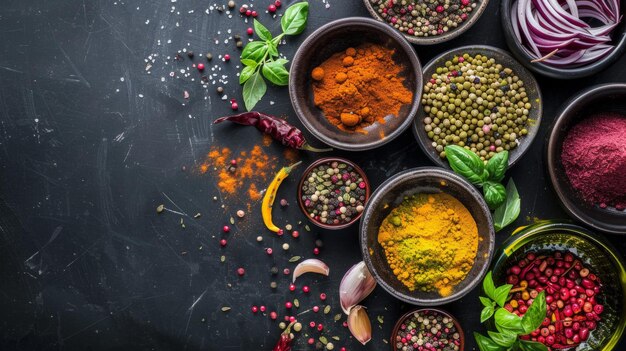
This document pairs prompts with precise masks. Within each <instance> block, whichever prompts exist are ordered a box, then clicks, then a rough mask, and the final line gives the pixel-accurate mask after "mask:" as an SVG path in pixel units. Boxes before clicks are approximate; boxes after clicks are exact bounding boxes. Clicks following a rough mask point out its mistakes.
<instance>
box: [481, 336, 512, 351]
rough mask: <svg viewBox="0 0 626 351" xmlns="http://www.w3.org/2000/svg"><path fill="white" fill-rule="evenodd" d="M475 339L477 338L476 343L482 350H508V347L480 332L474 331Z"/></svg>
mask: <svg viewBox="0 0 626 351" xmlns="http://www.w3.org/2000/svg"><path fill="white" fill-rule="evenodd" d="M474 339H476V344H477V345H478V349H480V351H504V350H506V348H504V347H502V346H500V345H498V344H496V343H495V342H494V341H493V340H491V339H489V338H488V337H486V336H484V335H481V334H479V333H476V332H474Z"/></svg>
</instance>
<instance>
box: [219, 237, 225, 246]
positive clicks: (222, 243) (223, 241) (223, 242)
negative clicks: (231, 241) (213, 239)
mask: <svg viewBox="0 0 626 351" xmlns="http://www.w3.org/2000/svg"><path fill="white" fill-rule="evenodd" d="M220 245H221V246H222V247H224V246H226V239H222V240H220Z"/></svg>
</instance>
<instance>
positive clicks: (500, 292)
mask: <svg viewBox="0 0 626 351" xmlns="http://www.w3.org/2000/svg"><path fill="white" fill-rule="evenodd" d="M512 287H513V285H511V284H506V285H502V286H499V287H498V288H497V289H496V291H495V293H494V295H495V296H496V298H495V301H496V303H497V304H498V306H500V307H504V304H505V303H506V298H507V297H508V296H509V291H511V288H512Z"/></svg>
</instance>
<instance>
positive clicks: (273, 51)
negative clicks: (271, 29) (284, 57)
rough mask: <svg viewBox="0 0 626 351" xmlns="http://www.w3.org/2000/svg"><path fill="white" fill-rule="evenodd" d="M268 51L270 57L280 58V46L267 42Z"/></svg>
mask: <svg viewBox="0 0 626 351" xmlns="http://www.w3.org/2000/svg"><path fill="white" fill-rule="evenodd" d="M267 51H268V54H269V55H270V57H276V56H278V44H274V42H273V41H270V40H268V41H267Z"/></svg>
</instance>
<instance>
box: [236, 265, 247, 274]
mask: <svg viewBox="0 0 626 351" xmlns="http://www.w3.org/2000/svg"><path fill="white" fill-rule="evenodd" d="M237 274H239V276H243V275H244V274H246V270H245V269H243V267H239V268H237Z"/></svg>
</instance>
